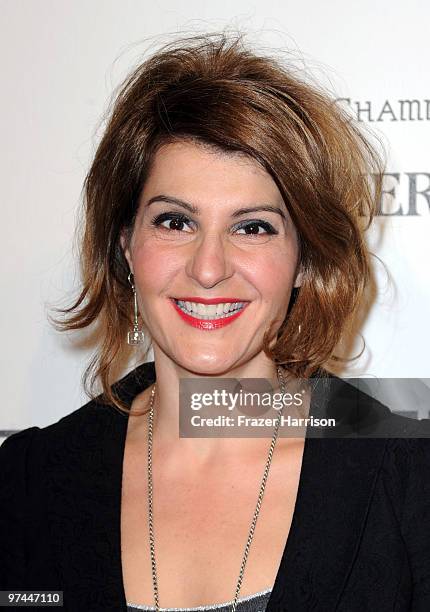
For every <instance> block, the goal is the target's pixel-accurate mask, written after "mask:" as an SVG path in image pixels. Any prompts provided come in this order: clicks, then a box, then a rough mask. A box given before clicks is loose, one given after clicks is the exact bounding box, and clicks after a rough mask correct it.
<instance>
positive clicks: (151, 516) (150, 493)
mask: <svg viewBox="0 0 430 612" xmlns="http://www.w3.org/2000/svg"><path fill="white" fill-rule="evenodd" d="M277 375H278V382H279V385H280V388H281V391H282V393H285V381H284V376H283V373H282V369H281V367H280V366H278V367H277ZM155 387H156V384H154V387H153V389H152V391H151V403H150V411H149V427H148V519H149V548H150V552H151V567H152V584H153V588H154V601H155V609H156V612H160V604H159V598H158V582H157V567H156V563H155V537H154V508H153V481H152V438H153V424H154V396H155ZM283 408H284V404H283V403H282V406H281V408H280V410H279V415H278V418H277V421H276V425H275V430H274V432H273V437H272V442H271V444H270V448H269V454H268V457H267V461H266V466H265V468H264V473H263V479H262V481H261V486H260V492H259V494H258V499H257V505H256V508H255V512H254V517H253V519H252V523H251V527H250V530H249V535H248V540H247V542H246V546H245V552H244V554H243V559H242V564H241V567H240V572H239V579H238V581H237V587H236V593H235V596H234V600H233V604H232V608H231V612H236V607H237V600H238V598H239V593H240V589H241V586H242V581H243V575H244V572H245V565H246V562H247V559H248V554H249V550H250V547H251V542H252V538H253V536H254V531H255V526H256V524H257V519H258V515H259V514H260V508H261V503H262V501H263V495H264V490H265V488H266V482H267V477H268V475H269V470H270V464H271V463H272V457H273V451H274V450H275V444H276V440H277V438H278V432H279V426H280V423H281V417H282V411H283Z"/></svg>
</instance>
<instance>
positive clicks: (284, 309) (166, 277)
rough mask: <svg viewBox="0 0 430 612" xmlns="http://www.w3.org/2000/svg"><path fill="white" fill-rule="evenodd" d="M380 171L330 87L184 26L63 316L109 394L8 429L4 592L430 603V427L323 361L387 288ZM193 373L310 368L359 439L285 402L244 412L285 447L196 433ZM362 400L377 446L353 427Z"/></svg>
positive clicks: (103, 206)
mask: <svg viewBox="0 0 430 612" xmlns="http://www.w3.org/2000/svg"><path fill="white" fill-rule="evenodd" d="M381 172H382V163H381V161H380V159H379V157H378V155H377V154H376V152H375V151H374V149H373V148H372V146H371V145H370V144H369V142H368V141H367V139H366V138H365V137H364V136H363V134H362V133H361V131H360V130H359V129H358V127H357V126H356V125H355V124H354V123H353V122H352V121H351V118H350V117H349V116H347V115H346V114H344V111H343V110H342V108H340V107H338V106H336V104H334V102H333V101H332V99H331V98H330V96H328V95H327V94H326V93H324V91H323V90H322V89H321V88H319V87H318V86H317V85H310V84H309V83H307V82H306V80H305V79H304V76H303V75H301V74H298V72H297V70H295V69H294V68H293V66H287V65H282V64H281V62H277V61H276V60H275V59H273V58H270V57H266V56H262V55H258V54H257V53H255V52H253V51H252V50H251V49H249V48H247V46H246V45H245V44H244V41H243V37H241V36H236V37H230V38H229V37H228V36H226V35H225V34H215V35H212V34H208V35H207V36H196V37H193V38H185V39H179V40H175V41H173V42H172V43H169V44H168V45H166V46H165V47H163V48H162V49H160V50H158V51H157V52H156V53H154V54H153V55H152V56H151V57H149V58H148V59H146V60H145V61H144V62H143V63H142V64H141V65H140V66H139V67H138V68H136V69H135V71H134V72H133V73H132V74H131V75H130V77H129V78H128V79H127V80H126V82H125V83H124V84H123V86H122V87H121V89H120V90H119V92H118V94H117V97H116V99H115V104H114V106H113V109H112V113H111V115H110V118H109V121H108V123H107V126H106V130H105V133H104V136H103V138H102V140H101V142H100V144H99V145H98V149H97V152H96V155H95V159H94V161H93V163H92V165H91V168H90V170H89V173H88V175H87V178H86V182H85V199H84V209H83V211H84V234H83V236H82V251H81V263H82V288H81V291H80V295H79V297H78V299H77V300H76V301H75V303H74V304H72V306H71V307H70V308H68V309H66V310H64V311H63V314H65V318H64V319H62V320H61V322H59V323H58V325H59V326H60V328H61V329H65V330H72V329H82V328H86V327H89V326H91V325H93V324H94V325H96V329H97V332H98V341H99V347H98V351H97V353H96V357H95V359H94V360H93V361H92V362H91V364H90V366H89V368H88V370H87V382H88V383H94V382H99V383H100V384H101V387H102V393H101V395H99V396H94V397H93V399H92V400H91V401H90V402H89V403H88V404H86V405H85V406H83V407H81V408H80V409H78V410H76V411H75V412H73V413H72V414H70V415H68V416H66V417H64V418H63V419H61V420H60V421H59V422H58V423H55V424H53V425H51V426H49V427H46V428H39V427H32V428H29V429H27V430H24V431H22V432H20V433H18V434H16V435H13V436H11V437H10V438H8V439H7V440H6V442H5V443H4V444H3V445H2V447H1V449H0V464H1V470H0V474H1V482H0V491H1V496H0V510H1V512H0V566H1V572H0V590H7V589H9V590H11V589H15V590H22V589H33V590H41V589H51V590H62V591H63V597H64V600H63V605H64V609H65V610H68V611H70V612H72V611H73V612H75V611H81V610H91V612H98V611H100V612H101V611H104V612H105V611H106V610H122V611H124V612H125V611H126V610H130V611H131V610H137V609H140V610H157V611H158V610H165V611H173V610H176V611H181V610H184V611H185V610H187V611H196V610H200V611H209V610H217V612H230V611H232V612H235V611H236V610H237V611H238V612H257V611H263V610H266V611H267V612H284V611H287V610H288V611H294V612H301V611H305V610H311V609H312V610H315V611H317V610H318V611H321V612H327V611H328V610H338V611H339V612H354V611H357V612H358V611H360V612H361V611H362V610H378V611H380V612H388V611H389V610H390V611H392V610H396V611H397V612H406V611H407V610H415V611H416V612H418V610H428V609H430V580H429V576H430V556H429V551H430V496H429V491H430V445H429V443H428V442H429V441H428V440H426V439H420V438H421V437H423V436H422V432H423V429H420V427H419V426H418V425H416V424H414V423H413V422H412V421H411V420H410V419H407V418H405V417H395V416H394V415H392V414H391V413H390V411H389V410H388V409H387V408H386V407H384V406H382V405H381V404H379V403H378V402H376V401H374V400H372V398H370V397H369V396H366V395H365V394H364V393H361V392H358V391H357V390H356V389H354V388H353V387H351V385H349V384H347V383H346V382H344V381H341V380H340V379H337V378H336V377H334V376H332V375H330V374H329V372H328V369H327V368H328V366H329V365H330V360H332V359H339V357H336V356H335V349H336V347H337V346H338V343H339V341H340V340H341V339H342V337H343V333H344V331H345V329H346V326H347V324H348V323H349V322H350V321H351V319H352V317H353V316H354V314H355V313H356V311H357V309H358V307H359V306H361V304H362V302H363V301H364V299H365V298H366V295H367V290H368V288H369V286H370V280H371V267H370V255H369V252H368V249H367V246H366V241H365V236H364V232H365V229H366V227H367V226H368V225H369V224H370V222H371V221H372V218H373V215H374V212H375V207H376V203H377V201H378V198H379V197H380V194H381V186H380V176H381ZM127 339H128V344H127ZM145 341H146V350H144V351H142V355H141V356H140V358H141V360H142V364H141V365H140V366H138V367H137V368H135V369H134V370H132V371H131V372H130V373H129V374H128V375H127V376H126V377H124V378H123V379H122V380H120V381H118V382H116V383H115V372H117V371H118V367H119V365H120V364H121V360H122V359H123V358H124V352H125V351H124V348H127V350H136V346H138V348H139V347H140V346H144V345H145ZM151 346H152V348H153V351H154V361H153V362H149V363H145V362H144V360H145V359H146V356H147V350H148V349H149V348H150V347H151ZM181 379H185V381H186V382H190V381H189V380H188V381H187V380H186V379H191V382H192V386H195V391H199V392H201V388H200V386H199V385H200V384H201V383H204V382H207V381H209V382H211V383H215V384H216V383H217V382H219V381H223V380H224V379H234V381H233V382H235V380H236V379H241V380H242V382H243V381H247V383H246V384H248V382H249V379H251V380H253V379H265V380H266V381H267V380H268V379H269V380H271V381H275V384H274V387H275V390H276V389H278V388H279V389H280V390H281V391H282V392H283V394H282V395H283V396H286V395H289V397H293V396H294V397H296V395H291V393H289V394H285V390H286V385H288V390H289V391H290V392H294V390H295V389H296V386H297V385H299V386H297V389H296V391H299V394H300V398H301V404H300V410H303V413H302V412H300V415H299V416H300V419H301V420H303V419H302V417H303V416H304V417H307V416H308V415H309V416H310V418H309V419H307V418H305V419H304V422H305V423H308V422H313V421H314V416H317V418H316V419H315V422H317V421H318V422H326V421H327V420H324V418H323V420H322V421H321V420H319V419H318V415H320V416H322V417H325V416H328V415H329V414H332V415H334V416H336V419H338V420H340V422H341V426H342V427H341V428H340V429H341V430H342V431H343V432H345V431H347V432H348V434H347V436H346V437H347V439H344V438H342V436H341V435H340V434H339V435H338V437H336V435H335V436H333V438H334V439H330V440H327V439H324V436H322V437H321V436H320V439H312V436H309V435H308V431H307V430H306V431H305V435H304V436H302V437H293V436H291V435H286V436H284V437H283V438H281V437H280V436H279V431H280V424H281V422H282V418H283V412H282V410H283V407H280V409H279V415H278V417H277V418H276V419H274V420H272V421H271V420H270V419H269V418H267V419H266V418H264V417H265V416H266V415H265V413H263V416H262V415H261V414H260V413H255V414H247V415H246V416H245V415H241V421H240V423H243V422H244V421H246V422H248V423H252V422H255V423H262V422H263V421H264V422H265V423H267V422H269V423H272V427H271V428H270V435H271V437H272V439H271V443H270V445H269V444H268V443H267V441H266V440H265V439H264V438H262V437H261V436H258V435H256V434H255V433H254V435H253V434H252V433H251V432H250V433H249V435H248V436H237V437H232V436H230V435H229V434H228V431H227V430H228V429H229V428H230V426H231V419H232V418H233V416H232V414H230V415H229V417H225V416H223V415H222V414H220V415H218V416H217V417H216V419H206V421H205V422H206V423H209V422H210V423H211V424H212V423H213V422H222V423H225V427H224V432H222V434H221V433H220V435H218V436H216V435H215V436H214V435H209V434H208V431H207V429H206V430H205V432H204V433H203V434H202V435H200V434H196V435H194V437H186V436H184V435H182V434H183V429H182V428H181V417H182V412H181V411H180V398H181V387H180V382H181ZM320 379H322V380H323V382H324V383H330V384H329V386H328V387H326V386H323V389H324V390H325V389H327V388H329V387H330V389H334V390H335V392H333V393H332V392H331V391H330V394H329V395H327V397H323V398H321V397H319V396H318V393H317V391H318V389H321V387H317V385H316V382H320ZM236 382H237V380H236ZM305 383H306V384H305ZM313 383H315V384H313ZM249 388H253V384H251V383H250V384H249ZM272 390H273V389H272ZM321 399H324V401H320V400H321ZM213 404H214V405H215V402H213ZM321 406H323V407H325V411H324V410H323V411H322V412H321ZM212 407H213V406H212ZM359 409H360V410H361V409H362V413H363V414H364V415H365V421H364V424H365V426H366V427H365V428H364V431H365V432H366V433H369V437H370V438H371V439H366V436H364V438H365V439H360V440H356V439H350V438H351V437H352V438H355V437H357V436H356V435H355V434H356V432H357V431H359V427H358V425H360V426H362V422H361V421H360V420H359V418H358V417H357V414H358V413H359V412H360V410H359ZM297 414H298V413H297ZM254 416H255V417H258V418H253V417H254ZM268 416H269V415H268ZM293 416H294V413H293ZM199 418H200V415H199ZM201 418H202V419H204V416H202V417H201ZM331 420H333V419H331ZM327 422H328V421H327ZM381 424H382V428H381ZM348 427H349V429H348ZM256 428H257V427H256ZM256 428H255V429H256ZM308 429H309V430H310V429H311V427H309V426H308ZM340 429H339V431H340ZM226 431H227V435H225V434H226ZM375 432H376V435H375ZM405 432H408V434H409V435H408V436H406V435H405ZM378 433H379V435H377V434H378ZM206 434H208V435H206ZM381 434H382V435H381ZM400 434H401V435H400ZM203 435H206V437H202V436H203ZM405 437H407V438H408V439H402V438H405ZM321 438H322V439H321ZM390 438H391V439H390ZM275 447H276V452H275ZM264 460H265V461H266V462H265V463H264ZM269 476H270V477H269ZM263 496H264V503H263ZM254 508H255V511H254V514H252V511H253V510H254ZM257 519H258V523H257ZM417 527H419V529H417ZM251 545H252V546H251ZM245 569H246V571H245ZM239 595H241V597H239ZM161 602H162V603H163V606H165V607H163V608H161ZM152 603H154V604H155V606H154V607H153V606H152ZM178 606H180V607H178Z"/></svg>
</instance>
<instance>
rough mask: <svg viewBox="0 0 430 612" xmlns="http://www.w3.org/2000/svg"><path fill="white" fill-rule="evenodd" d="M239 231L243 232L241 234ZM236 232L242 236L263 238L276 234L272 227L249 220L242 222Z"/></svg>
mask: <svg viewBox="0 0 430 612" xmlns="http://www.w3.org/2000/svg"><path fill="white" fill-rule="evenodd" d="M260 229H263V231H259V230H260ZM241 230H244V232H243V233H242V232H241ZM236 231H237V232H238V233H239V234H240V235H242V236H243V235H247V236H264V235H266V234H277V233H278V232H277V231H276V230H275V228H274V227H273V225H271V224H270V223H268V222H267V221H262V220H261V219H249V220H247V221H244V222H243V223H241V224H240V225H239V226H237V227H236Z"/></svg>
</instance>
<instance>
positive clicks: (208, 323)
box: [170, 297, 249, 330]
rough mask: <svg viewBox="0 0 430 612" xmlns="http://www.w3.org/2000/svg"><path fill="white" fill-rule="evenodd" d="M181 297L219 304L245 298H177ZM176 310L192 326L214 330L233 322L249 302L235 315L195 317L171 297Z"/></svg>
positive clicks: (182, 299)
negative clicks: (217, 317) (208, 317)
mask: <svg viewBox="0 0 430 612" xmlns="http://www.w3.org/2000/svg"><path fill="white" fill-rule="evenodd" d="M176 299H180V300H181V301H184V302H200V303H201V304H219V303H233V302H242V303H243V302H244V300H239V299H237V300H236V299H234V300H233V299H231V298H212V299H203V298H195V297H186V298H182V297H181V298H176ZM170 301H171V302H172V304H173V306H174V308H175V310H176V312H177V313H178V314H179V315H180V316H181V317H182V319H183V321H185V323H188V325H191V326H192V327H196V328H197V329H205V330H213V329H219V328H220V327H225V326H226V325H229V324H230V323H233V321H235V320H236V319H237V318H239V317H240V315H241V314H242V313H243V312H244V310H245V309H246V307H247V306H248V304H249V302H248V303H244V305H243V307H242V308H241V309H240V310H239V311H238V312H236V313H235V314H233V315H230V316H229V317H223V318H221V319H198V318H197V317H193V316H192V315H190V314H187V313H186V312H184V311H183V310H182V309H181V308H180V307H179V306H178V304H177V303H176V302H175V299H173V298H171V300H170Z"/></svg>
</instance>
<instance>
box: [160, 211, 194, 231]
mask: <svg viewBox="0 0 430 612" xmlns="http://www.w3.org/2000/svg"><path fill="white" fill-rule="evenodd" d="M190 223H192V222H191V220H190V219H188V217H186V216H185V215H182V214H180V213H162V214H161V215H157V216H156V217H154V219H152V221H151V225H154V226H155V227H162V228H163V229H166V230H167V231H171V232H182V231H184V226H189V224H190ZM164 224H166V225H164ZM189 231H191V230H189ZM189 231H188V232H187V233H189Z"/></svg>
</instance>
